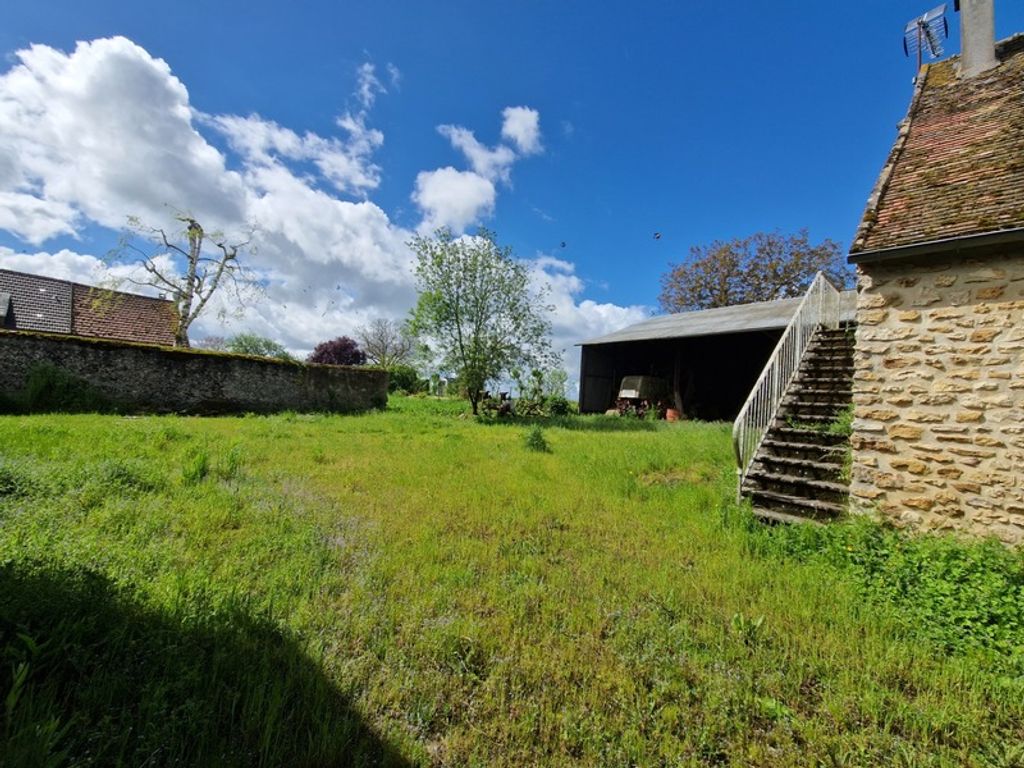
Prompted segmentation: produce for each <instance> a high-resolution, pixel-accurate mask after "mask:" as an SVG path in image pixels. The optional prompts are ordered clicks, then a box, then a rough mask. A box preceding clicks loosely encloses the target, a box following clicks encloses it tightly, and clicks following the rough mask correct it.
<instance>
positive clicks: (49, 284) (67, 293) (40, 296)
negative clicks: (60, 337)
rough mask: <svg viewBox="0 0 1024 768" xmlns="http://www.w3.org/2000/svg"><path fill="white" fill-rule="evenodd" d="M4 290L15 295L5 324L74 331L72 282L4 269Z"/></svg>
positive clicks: (0, 275) (0, 280)
mask: <svg viewBox="0 0 1024 768" xmlns="http://www.w3.org/2000/svg"><path fill="white" fill-rule="evenodd" d="M0 291H3V292H4V293H8V294H10V296H11V299H10V306H9V308H8V314H7V318H6V321H5V323H4V327H6V328H14V329H17V330H25V331H45V332H47V333H71V283H69V282H66V281H65V280H54V279H53V278H49V277H40V276H39V275H27V274H25V273H23V272H11V271H10V270H7V269H0Z"/></svg>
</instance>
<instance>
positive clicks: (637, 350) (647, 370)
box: [579, 291, 857, 421]
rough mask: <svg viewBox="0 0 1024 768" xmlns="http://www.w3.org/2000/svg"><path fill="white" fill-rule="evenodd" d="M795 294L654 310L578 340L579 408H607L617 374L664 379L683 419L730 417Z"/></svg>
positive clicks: (848, 297) (852, 299)
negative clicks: (617, 327)
mask: <svg viewBox="0 0 1024 768" xmlns="http://www.w3.org/2000/svg"><path fill="white" fill-rule="evenodd" d="M802 300H803V299H802V298H795V299H779V300H777V301H762V302H757V303H753V304H739V305H735V306H731V307H719V308H716V309H704V310H698V311H694V312H679V313H676V314H672V315H660V316H658V317H652V318H650V319H648V320H644V321H643V322H640V323H636V324H635V325H631V326H629V327H627V328H623V329H621V330H619V331H615V332H614V333H609V334H607V335H605V336H599V337H597V338H595V339H589V340H587V341H584V342H583V343H582V344H580V345H579V346H580V347H581V351H580V396H579V403H580V411H582V412H584V413H601V412H604V411H605V410H607V409H609V408H611V407H613V405H614V403H615V399H616V395H617V393H618V389H619V384H620V383H621V381H622V379H623V377H624V376H636V375H644V376H657V377H659V378H661V379H663V380H664V381H665V382H667V384H668V387H669V391H670V396H669V400H670V403H671V404H672V407H674V408H676V409H677V410H678V411H680V412H681V413H682V414H683V415H684V416H685V417H686V418H691V419H703V420H709V421H710V420H720V419H733V418H735V416H736V414H737V413H738V412H739V410H740V408H741V407H742V405H743V402H744V401H745V400H746V399H747V396H748V395H749V394H750V390H751V388H752V387H753V386H754V383H755V382H756V381H757V377H758V376H759V375H760V373H761V369H762V368H764V365H765V363H766V362H767V361H768V358H769V357H770V356H771V353H772V350H773V349H774V348H775V345H776V344H777V343H778V341H779V338H780V337H781V336H782V332H783V331H784V330H785V328H786V326H787V325H788V324H789V321H790V320H791V319H792V318H793V315H794V314H795V313H796V310H797V307H799V305H800V302H801V301H802ZM856 304H857V296H856V292H855V291H845V292H843V294H842V319H843V321H844V322H851V321H853V319H854V315H855V311H856Z"/></svg>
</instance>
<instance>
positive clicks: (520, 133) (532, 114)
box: [501, 107, 543, 155]
mask: <svg viewBox="0 0 1024 768" xmlns="http://www.w3.org/2000/svg"><path fill="white" fill-rule="evenodd" d="M501 115H502V117H503V118H504V122H503V123H502V125H501V135H502V136H503V137H505V138H506V139H509V140H510V141H511V142H512V143H513V144H515V145H516V148H517V149H518V150H519V152H520V154H523V155H534V154H537V153H538V152H540V151H541V150H543V147H542V146H541V143H540V112H538V111H537V110H536V109H530V108H529V107H505V109H504V110H502V112H501Z"/></svg>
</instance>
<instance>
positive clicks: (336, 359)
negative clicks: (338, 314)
mask: <svg viewBox="0 0 1024 768" xmlns="http://www.w3.org/2000/svg"><path fill="white" fill-rule="evenodd" d="M306 360H307V361H308V362H310V363H321V364H323V365H362V364H363V363H365V362H366V354H365V353H364V352H363V350H361V349H360V348H359V345H358V344H357V343H356V342H355V341H354V340H353V339H350V338H349V337H348V336H339V337H338V338H336V339H331V340H330V341H323V342H321V343H319V344H317V345H316V348H315V349H314V350H313V351H312V353H310V355H309V357H307V358H306Z"/></svg>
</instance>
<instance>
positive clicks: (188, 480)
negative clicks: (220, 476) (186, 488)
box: [181, 448, 210, 485]
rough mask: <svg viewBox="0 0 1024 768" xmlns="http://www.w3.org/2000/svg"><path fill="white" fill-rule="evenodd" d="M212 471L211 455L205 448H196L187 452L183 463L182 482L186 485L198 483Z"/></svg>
mask: <svg viewBox="0 0 1024 768" xmlns="http://www.w3.org/2000/svg"><path fill="white" fill-rule="evenodd" d="M209 473H210V455H209V454H208V453H207V452H206V449H204V448H196V449H193V450H191V451H188V452H187V453H185V455H184V456H183V457H182V463H181V482H182V483H183V484H184V485H197V484H198V483H201V482H203V480H205V479H206V476H207V475H208V474H209Z"/></svg>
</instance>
